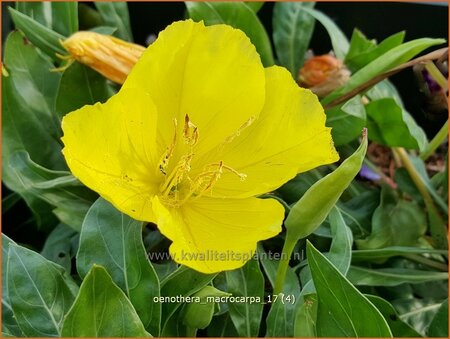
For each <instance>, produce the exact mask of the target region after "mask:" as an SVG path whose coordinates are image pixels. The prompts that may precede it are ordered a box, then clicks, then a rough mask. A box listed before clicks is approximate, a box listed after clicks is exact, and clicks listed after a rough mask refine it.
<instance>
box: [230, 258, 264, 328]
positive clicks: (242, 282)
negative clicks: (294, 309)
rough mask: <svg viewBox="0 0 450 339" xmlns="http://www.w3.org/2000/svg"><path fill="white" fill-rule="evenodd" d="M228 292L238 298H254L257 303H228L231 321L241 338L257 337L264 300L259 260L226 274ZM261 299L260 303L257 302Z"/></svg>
mask: <svg viewBox="0 0 450 339" xmlns="http://www.w3.org/2000/svg"><path fill="white" fill-rule="evenodd" d="M226 277H227V285H228V292H229V293H231V294H232V295H233V296H236V297H253V298H255V301H254V302H253V303H251V302H245V303H228V307H229V309H230V311H229V312H230V316H231V320H233V324H234V326H235V327H236V330H237V332H238V334H239V336H241V337H257V336H258V333H259V328H260V323H261V317H262V311H263V304H262V301H263V298H264V277H263V275H262V273H261V270H260V268H259V263H258V261H257V260H249V261H248V262H247V263H246V264H245V265H244V266H243V267H242V268H239V269H237V270H233V271H227V272H226ZM257 298H259V299H260V300H259V302H258V301H257Z"/></svg>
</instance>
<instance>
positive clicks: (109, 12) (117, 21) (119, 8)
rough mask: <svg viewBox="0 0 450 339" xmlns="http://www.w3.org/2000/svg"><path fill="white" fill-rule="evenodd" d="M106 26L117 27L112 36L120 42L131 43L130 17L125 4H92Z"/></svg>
mask: <svg viewBox="0 0 450 339" xmlns="http://www.w3.org/2000/svg"><path fill="white" fill-rule="evenodd" d="M94 4H95V7H97V9H98V11H99V13H100V16H101V17H102V19H103V22H104V23H105V25H106V26H111V27H117V31H116V32H115V33H114V35H115V36H116V37H118V38H120V39H122V40H127V41H133V35H132V33H131V26H130V15H129V13H128V4H127V3H126V2H94Z"/></svg>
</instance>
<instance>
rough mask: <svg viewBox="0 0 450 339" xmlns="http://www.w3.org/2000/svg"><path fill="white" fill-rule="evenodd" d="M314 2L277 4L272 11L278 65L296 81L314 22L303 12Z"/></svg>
mask: <svg viewBox="0 0 450 339" xmlns="http://www.w3.org/2000/svg"><path fill="white" fill-rule="evenodd" d="M314 5H315V3H314V2H277V3H276V4H275V6H274V9H273V18H272V26H273V42H274V44H275V50H276V52H277V57H278V61H279V63H280V64H281V65H282V66H284V67H286V68H287V69H288V70H289V71H290V72H291V74H292V76H293V78H294V79H297V76H298V71H299V69H300V68H301V67H302V65H303V62H304V60H305V53H306V51H307V49H308V47H309V42H310V41H311V37H312V33H313V31H314V26H315V22H316V20H315V19H314V17H312V16H311V15H309V14H308V13H306V12H305V11H303V8H304V7H308V8H313V7H314Z"/></svg>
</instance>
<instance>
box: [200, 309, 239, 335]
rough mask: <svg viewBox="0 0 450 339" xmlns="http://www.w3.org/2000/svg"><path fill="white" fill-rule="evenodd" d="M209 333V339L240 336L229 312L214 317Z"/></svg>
mask: <svg viewBox="0 0 450 339" xmlns="http://www.w3.org/2000/svg"><path fill="white" fill-rule="evenodd" d="M207 331H208V337H216V338H223V337H237V336H238V333H237V332H236V329H235V327H234V325H233V322H232V321H231V317H230V313H229V312H226V313H224V314H221V315H218V316H215V317H213V319H212V321H211V324H210V325H209V326H208V328H207Z"/></svg>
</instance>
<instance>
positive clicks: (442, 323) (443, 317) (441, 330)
mask: <svg viewBox="0 0 450 339" xmlns="http://www.w3.org/2000/svg"><path fill="white" fill-rule="evenodd" d="M427 335H428V336H429V337H442V338H447V337H448V299H447V300H445V301H444V302H443V303H442V305H441V307H439V310H438V311H437V313H436V315H435V316H434V318H433V321H432V322H431V324H430V326H429V327H428V330H427Z"/></svg>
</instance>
